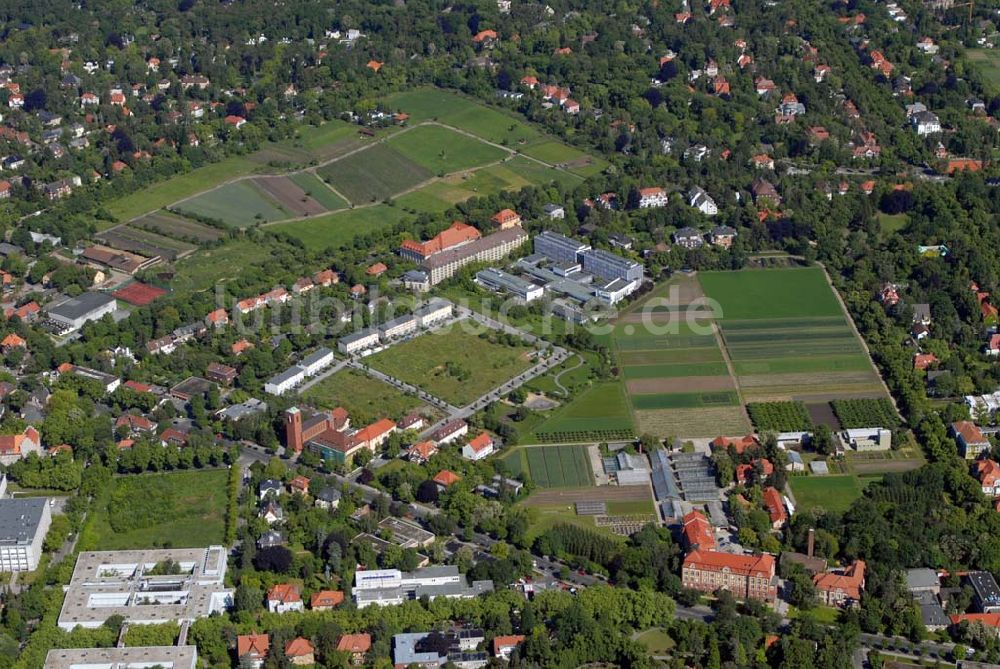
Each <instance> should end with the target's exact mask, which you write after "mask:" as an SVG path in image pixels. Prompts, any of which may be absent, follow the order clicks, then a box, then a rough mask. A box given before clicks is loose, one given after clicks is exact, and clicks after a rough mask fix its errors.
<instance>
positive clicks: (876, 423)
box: [830, 398, 900, 429]
mask: <svg viewBox="0 0 1000 669" xmlns="http://www.w3.org/2000/svg"><path fill="white" fill-rule="evenodd" d="M830 404H832V405H833V412H834V413H835V414H837V420H839V421H840V425H841V427H843V428H844V429H851V428H858V427H885V428H889V429H892V428H895V427H899V422H900V421H899V414H898V413H896V407H894V406H893V404H892V402H891V401H889V400H888V399H886V398H880V399H854V400H833V402H831V403H830Z"/></svg>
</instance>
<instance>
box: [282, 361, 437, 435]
mask: <svg viewBox="0 0 1000 669" xmlns="http://www.w3.org/2000/svg"><path fill="white" fill-rule="evenodd" d="M302 398H303V399H305V400H306V401H308V402H311V403H313V404H315V405H316V406H318V407H322V408H324V409H333V408H335V407H344V408H345V409H347V412H348V413H349V414H350V415H351V419H352V421H354V423H356V424H358V425H363V424H367V423H372V422H374V421H376V420H378V419H379V418H391V419H392V420H399V419H400V418H402V417H403V416H405V415H407V414H408V413H410V412H411V411H413V410H415V409H422V408H424V407H426V405H425V404H424V403H423V402H422V401H421V400H420V399H418V398H416V397H414V396H412V395H406V394H404V393H402V392H400V391H399V390H398V389H397V388H395V387H393V386H390V385H389V384H387V383H382V382H381V381H379V380H377V379H373V378H371V377H370V376H368V375H367V374H363V373H361V372H358V371H355V370H353V369H342V370H340V371H339V372H336V373H335V374H331V375H330V376H328V377H326V378H325V379H323V380H322V381H320V382H319V383H317V384H316V385H314V386H312V387H310V388H309V389H308V390H307V391H305V392H304V393H302Z"/></svg>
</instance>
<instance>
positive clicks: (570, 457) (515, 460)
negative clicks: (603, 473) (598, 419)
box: [502, 444, 594, 488]
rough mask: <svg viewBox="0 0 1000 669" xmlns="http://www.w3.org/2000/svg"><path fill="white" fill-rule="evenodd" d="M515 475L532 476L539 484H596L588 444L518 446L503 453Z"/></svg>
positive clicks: (568, 485)
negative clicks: (588, 453)
mask: <svg viewBox="0 0 1000 669" xmlns="http://www.w3.org/2000/svg"><path fill="white" fill-rule="evenodd" d="M502 461H503V463H504V465H506V467H507V471H508V472H510V474H511V476H515V477H518V476H523V477H524V478H526V479H530V480H531V481H533V482H534V484H535V485H536V486H538V487H539V488H579V487H583V486H590V485H593V484H594V474H593V472H592V471H591V468H590V458H589V457H588V455H587V446H574V445H566V444H562V445H558V446H556V445H553V446H526V447H518V448H515V449H513V450H511V451H510V452H508V453H507V454H506V455H504V456H503V458H502Z"/></svg>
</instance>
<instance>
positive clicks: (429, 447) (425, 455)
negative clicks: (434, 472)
mask: <svg viewBox="0 0 1000 669" xmlns="http://www.w3.org/2000/svg"><path fill="white" fill-rule="evenodd" d="M437 452H438V448H437V446H435V445H434V442H433V441H421V442H418V443H416V444H413V446H410V450H409V451H408V452H407V453H408V456H409V458H410V462H416V463H418V464H420V463H423V462H427V461H428V460H430V459H431V456H432V455H434V454H435V453H437Z"/></svg>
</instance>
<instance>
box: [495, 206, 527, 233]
mask: <svg viewBox="0 0 1000 669" xmlns="http://www.w3.org/2000/svg"><path fill="white" fill-rule="evenodd" d="M490 222H492V223H493V225H494V226H496V228H497V229H498V230H508V229H510V228H513V227H514V226H516V225H521V216H520V214H518V213H517V212H516V211H514V210H513V209H501V210H500V211H498V212H497V213H495V214H493V216H492V217H490Z"/></svg>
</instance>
